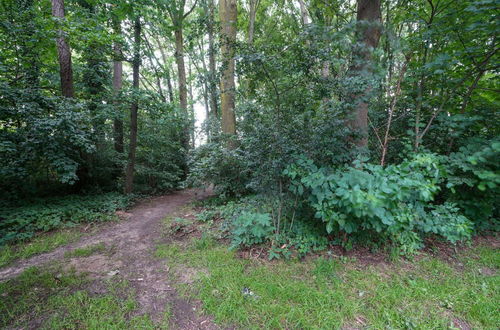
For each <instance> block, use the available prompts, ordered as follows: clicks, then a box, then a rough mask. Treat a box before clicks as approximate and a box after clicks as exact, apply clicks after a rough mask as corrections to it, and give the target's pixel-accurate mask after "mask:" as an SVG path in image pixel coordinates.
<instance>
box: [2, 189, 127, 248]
mask: <svg viewBox="0 0 500 330" xmlns="http://www.w3.org/2000/svg"><path fill="white" fill-rule="evenodd" d="M131 198H132V197H131V196H124V195H120V194H117V193H107V194H102V195H96V196H76V195H74V196H66V197H53V198H46V199H37V200H34V201H33V202H31V203H30V204H25V205H22V206H17V207H16V206H7V207H3V208H2V209H1V211H0V219H1V222H0V245H3V244H6V243H8V242H12V241H16V240H25V239H28V238H31V237H33V236H34V235H35V234H36V233H37V232H46V231H50V230H52V229H55V228H61V227H71V226H73V225H75V224H77V223H90V222H100V221H106V220H111V219H114V218H115V217H116V215H115V211H116V210H118V209H124V208H125V207H127V206H128V205H129V204H130V202H131Z"/></svg>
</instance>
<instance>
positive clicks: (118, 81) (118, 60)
mask: <svg viewBox="0 0 500 330" xmlns="http://www.w3.org/2000/svg"><path fill="white" fill-rule="evenodd" d="M113 26H114V30H115V33H116V34H117V35H121V33H122V31H121V22H120V21H119V20H118V19H117V18H115V17H113ZM113 53H114V54H113V55H114V59H113V94H114V98H115V100H114V104H115V109H116V110H117V111H118V113H116V114H115V119H114V121H113V136H114V140H115V150H116V151H117V152H119V153H123V121H122V112H121V107H120V106H119V105H120V101H119V100H118V97H119V94H120V91H121V89H122V84H123V63H122V58H123V55H122V50H121V46H120V43H119V42H115V43H114V44H113Z"/></svg>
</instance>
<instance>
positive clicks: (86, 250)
mask: <svg viewBox="0 0 500 330" xmlns="http://www.w3.org/2000/svg"><path fill="white" fill-rule="evenodd" d="M106 251H107V248H106V245H104V243H99V244H95V245H90V246H86V247H83V248H78V249H74V250H71V251H68V252H66V253H65V254H64V257H66V258H84V257H89V256H91V255H93V254H97V253H104V252H106Z"/></svg>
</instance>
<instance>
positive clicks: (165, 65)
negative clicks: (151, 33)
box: [156, 39, 174, 103]
mask: <svg viewBox="0 0 500 330" xmlns="http://www.w3.org/2000/svg"><path fill="white" fill-rule="evenodd" d="M156 43H157V44H158V49H159V50H160V54H161V58H162V60H163V71H164V73H165V79H166V80H167V91H168V98H169V100H170V102H171V103H173V102H174V89H173V87H172V80H171V77H170V68H169V67H168V61H167V54H166V52H165V50H164V49H163V46H162V44H161V42H160V40H159V39H156Z"/></svg>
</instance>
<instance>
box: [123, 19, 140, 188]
mask: <svg viewBox="0 0 500 330" xmlns="http://www.w3.org/2000/svg"><path fill="white" fill-rule="evenodd" d="M140 66H141V19H140V17H137V18H136V19H135V23H134V62H133V65H132V77H133V78H132V79H133V80H132V87H133V89H134V91H135V92H136V93H137V92H138V91H139V68H140ZM138 109H139V100H138V98H137V95H135V96H134V101H133V103H132V106H131V107H130V147H129V153H128V164H127V170H126V172H125V193H126V194H130V193H131V192H132V190H133V185H134V170H135V152H136V148H137V112H138Z"/></svg>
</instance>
